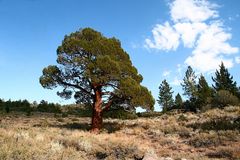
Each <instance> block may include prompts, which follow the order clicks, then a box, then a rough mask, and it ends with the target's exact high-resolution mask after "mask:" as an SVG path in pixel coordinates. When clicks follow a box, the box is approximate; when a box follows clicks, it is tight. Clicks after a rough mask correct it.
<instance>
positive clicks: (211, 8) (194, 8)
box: [170, 0, 219, 22]
mask: <svg viewBox="0 0 240 160" xmlns="http://www.w3.org/2000/svg"><path fill="white" fill-rule="evenodd" d="M216 7H217V5H216V4H211V3H209V2H208V1H206V0H175V1H174V2H173V3H172V4H170V14H171V18H172V20H173V21H174V22H179V21H180V22H203V21H206V20H208V19H209V18H216V17H218V16H219V15H218V12H217V11H216V10H215V8H216Z"/></svg>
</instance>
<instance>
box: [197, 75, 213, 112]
mask: <svg viewBox="0 0 240 160" xmlns="http://www.w3.org/2000/svg"><path fill="white" fill-rule="evenodd" d="M213 94H214V91H213V89H212V88H211V87H209V85H208V83H207V81H206V79H205V77H204V76H203V75H201V76H200V77H199V80H198V85H197V97H196V103H195V105H196V107H197V108H198V109H200V110H202V109H203V106H206V105H208V104H211V103H212V97H213ZM205 109H206V107H205Z"/></svg>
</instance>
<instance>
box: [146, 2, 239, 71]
mask: <svg viewBox="0 0 240 160" xmlns="http://www.w3.org/2000/svg"><path fill="white" fill-rule="evenodd" d="M217 8H218V6H217V5H216V4H213V3H210V2H208V1H206V0H175V1H173V2H172V3H171V4H170V15H171V19H172V21H170V22H165V23H164V25H161V24H157V25H156V26H155V27H154V29H153V30H152V33H153V39H146V40H145V42H146V46H147V47H148V48H150V49H151V48H152V49H157V50H166V51H169V50H176V49H177V48H178V47H179V45H180V43H182V44H183V46H184V47H187V48H191V49H192V53H191V55H190V56H189V57H187V58H186V60H185V64H187V65H191V66H192V67H193V68H194V69H196V70H197V71H199V72H204V73H205V72H211V71H214V70H215V69H217V68H218V66H219V64H220V63H221V61H222V62H223V63H224V64H225V66H226V67H228V68H230V67H232V66H233V65H234V63H235V62H237V60H235V62H234V60H233V58H229V55H232V54H236V53H238V51H239V48H238V47H232V46H231V45H230V44H229V42H228V41H229V40H230V39H231V38H232V35H231V33H229V32H228V31H229V30H226V29H225V28H226V27H225V26H224V25H223V23H222V22H221V19H219V14H218V11H217V10H216V9H217ZM170 24H171V25H170Z"/></svg>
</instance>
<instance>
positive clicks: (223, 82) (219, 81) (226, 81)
mask: <svg viewBox="0 0 240 160" xmlns="http://www.w3.org/2000/svg"><path fill="white" fill-rule="evenodd" d="M212 80H213V81H214V83H215V85H213V88H214V89H215V91H220V90H227V91H229V92H230V93H232V94H233V95H235V96H238V88H237V83H236V81H233V76H231V75H230V73H229V72H228V69H227V68H226V67H225V66H224V64H223V62H222V63H221V65H220V69H219V70H216V72H215V77H212Z"/></svg>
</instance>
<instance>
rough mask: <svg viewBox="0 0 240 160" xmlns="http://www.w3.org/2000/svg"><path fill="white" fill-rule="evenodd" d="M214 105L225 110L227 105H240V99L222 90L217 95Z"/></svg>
mask: <svg viewBox="0 0 240 160" xmlns="http://www.w3.org/2000/svg"><path fill="white" fill-rule="evenodd" d="M213 103H214V105H216V106H217V107H220V108H223V107H225V106H227V105H237V104H238V103H239V99H238V98H237V97H236V96H234V95H233V94H232V93H230V92H229V91H226V90H220V91H218V92H217V93H216V95H215V97H214V100H213Z"/></svg>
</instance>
